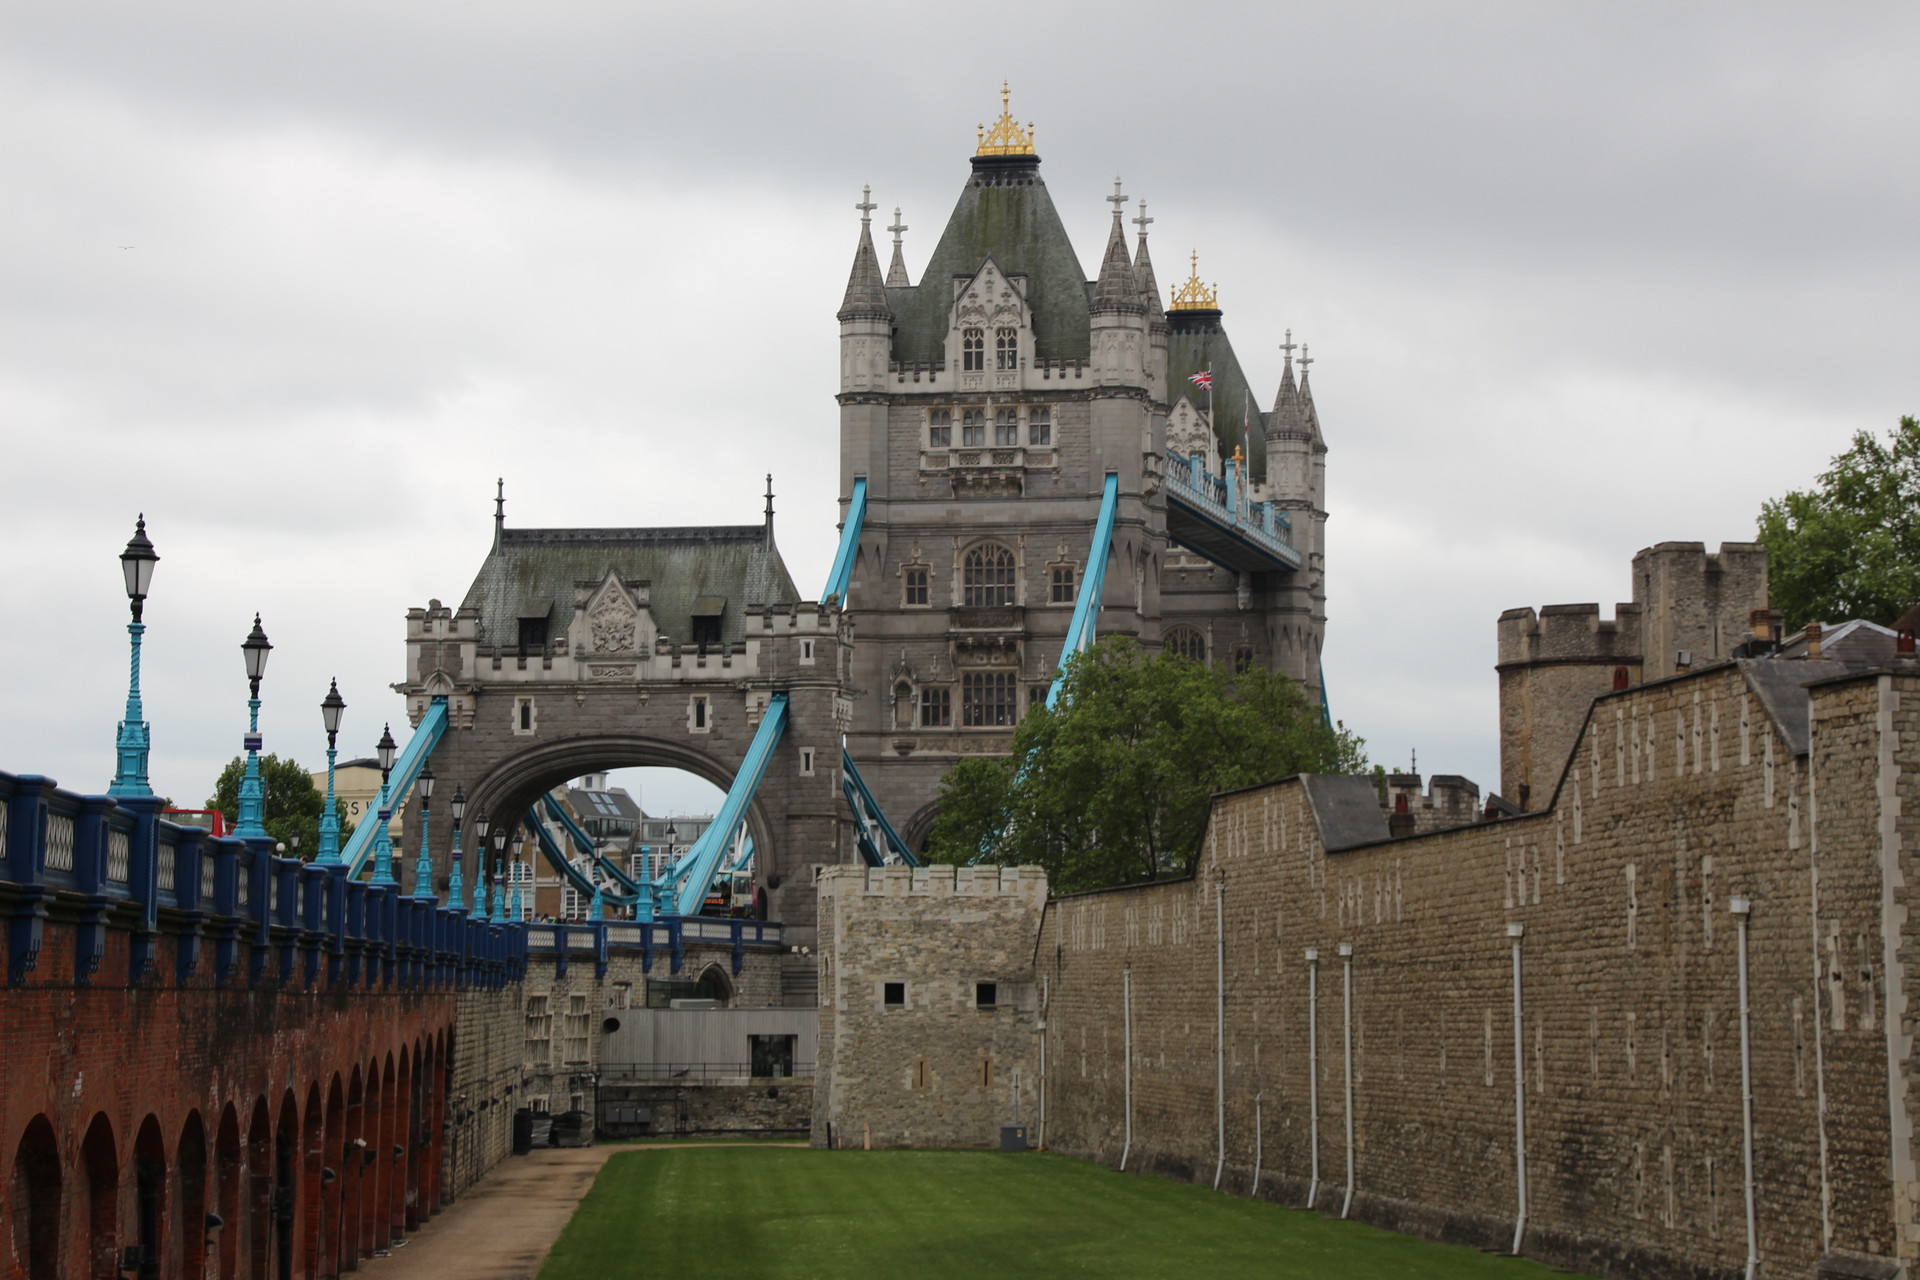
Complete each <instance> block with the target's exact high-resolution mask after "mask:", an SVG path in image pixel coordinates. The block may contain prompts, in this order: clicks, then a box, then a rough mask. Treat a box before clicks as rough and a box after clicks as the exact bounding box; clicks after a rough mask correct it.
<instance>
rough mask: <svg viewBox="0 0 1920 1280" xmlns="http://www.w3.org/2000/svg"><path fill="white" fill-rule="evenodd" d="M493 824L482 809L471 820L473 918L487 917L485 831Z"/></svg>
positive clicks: (481, 918)
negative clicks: (476, 816)
mask: <svg viewBox="0 0 1920 1280" xmlns="http://www.w3.org/2000/svg"><path fill="white" fill-rule="evenodd" d="M492 825H493V824H492V823H490V822H488V821H487V811H486V810H485V809H482V810H481V811H480V816H479V817H478V818H475V819H474V820H473V918H474V919H475V920H485V919H486V918H487V831H488V829H489V828H490V827H491V826H492Z"/></svg>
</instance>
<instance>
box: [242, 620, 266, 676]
mask: <svg viewBox="0 0 1920 1280" xmlns="http://www.w3.org/2000/svg"><path fill="white" fill-rule="evenodd" d="M272 652H273V645H272V644H270V643H269V642H268V640H267V633H266V632H265V631H262V630H261V629H260V615H259V614H257V613H256V614H254V615H253V630H252V632H250V633H249V634H248V636H247V638H246V639H245V640H243V641H241V642H240V655H241V656H242V657H244V658H245V659H246V660H247V679H248V680H249V681H250V682H252V683H254V684H259V683H260V679H261V677H263V676H265V675H266V674H267V655H268V654H269V653H272Z"/></svg>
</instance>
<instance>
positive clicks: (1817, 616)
mask: <svg viewBox="0 0 1920 1280" xmlns="http://www.w3.org/2000/svg"><path fill="white" fill-rule="evenodd" d="M1759 536H1760V541H1761V543H1763V544H1764V545H1765V546H1766V548H1767V581H1768V588H1769V591H1770V593H1771V595H1772V603H1773V607H1774V608H1776V609H1779V610H1780V611H1781V612H1783V613H1785V614H1786V615H1787V626H1788V627H1789V628H1790V629H1794V630H1797V629H1799V628H1800V627H1802V626H1804V625H1806V624H1807V623H1809V622H1845V621H1847V620H1849V619H1852V618H1865V619H1867V620H1868V621H1869V622H1878V623H1880V624H1881V625H1882V626H1886V625H1890V624H1892V623H1893V621H1894V620H1895V619H1897V618H1898V617H1899V616H1900V615H1901V614H1903V613H1905V612H1906V611H1907V610H1908V609H1911V608H1912V607H1913V606H1914V605H1915V604H1920V419H1916V418H1913V417H1903V418H1901V419H1900V426H1899V428H1898V429H1897V430H1895V431H1893V432H1890V433H1889V434H1888V436H1887V439H1886V440H1885V442H1882V441H1880V440H1879V439H1877V438H1876V437H1875V436H1874V435H1873V434H1872V433H1871V432H1867V431H1862V432H1860V433H1859V434H1857V435H1855V436H1854V438H1853V447H1852V448H1850V449H1848V450H1847V451H1846V452H1845V453H1843V454H1841V455H1839V456H1838V457H1836V458H1835V459H1834V460H1833V463H1832V465H1831V466H1830V467H1829V468H1828V469H1827V471H1826V472H1825V473H1824V474H1822V475H1821V477H1820V479H1819V483H1818V484H1817V485H1816V486H1815V487H1814V488H1812V489H1809V490H1806V491H1804V492H1793V493H1789V494H1787V496H1786V497H1784V498H1774V499H1770V500H1769V501H1767V502H1766V503H1764V504H1762V506H1761V508H1760V535H1759Z"/></svg>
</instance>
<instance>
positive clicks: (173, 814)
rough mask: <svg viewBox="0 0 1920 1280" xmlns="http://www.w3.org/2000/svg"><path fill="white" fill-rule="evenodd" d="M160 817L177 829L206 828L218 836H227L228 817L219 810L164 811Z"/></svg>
mask: <svg viewBox="0 0 1920 1280" xmlns="http://www.w3.org/2000/svg"><path fill="white" fill-rule="evenodd" d="M160 816H161V817H163V818H165V819H166V820H167V821H168V822H171V823H173V824H174V825H175V826H177V827H205V828H206V829H207V830H208V831H211V832H212V833H213V834H214V835H216V836H224V835H225V834H227V815H226V814H224V813H222V812H220V811H219V810H218V809H162V810H161V811H160Z"/></svg>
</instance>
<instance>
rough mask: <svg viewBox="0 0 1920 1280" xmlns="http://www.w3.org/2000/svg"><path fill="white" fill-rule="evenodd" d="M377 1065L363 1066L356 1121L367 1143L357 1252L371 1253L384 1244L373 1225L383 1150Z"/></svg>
mask: <svg viewBox="0 0 1920 1280" xmlns="http://www.w3.org/2000/svg"><path fill="white" fill-rule="evenodd" d="M384 1078H385V1077H383V1076H382V1075H381V1074H380V1063H379V1062H378V1061H377V1060H376V1061H373V1062H369V1063H368V1064H367V1083H366V1097H365V1101H364V1102H363V1103H362V1106H363V1108H364V1110H363V1112H362V1115H361V1119H360V1132H361V1135H362V1136H363V1137H365V1138H366V1140H367V1152H366V1154H365V1155H364V1156H362V1157H361V1160H360V1209H359V1224H360V1252H361V1253H362V1254H371V1253H372V1252H373V1251H374V1250H375V1249H378V1248H382V1247H384V1246H385V1244H386V1238H385V1237H383V1236H377V1235H376V1231H375V1224H376V1223H377V1222H378V1221H379V1217H380V1215H379V1212H378V1208H379V1203H380V1202H379V1199H378V1192H379V1188H380V1162H381V1160H382V1159H383V1153H384V1152H385V1150H386V1148H385V1147H384V1146H382V1145H381V1141H382V1139H381V1134H382V1132H383V1130H382V1125H383V1124H384V1121H383V1120H382V1119H381V1114H380V1108H381V1105H382V1093H381V1090H382V1088H383V1086H382V1084H381V1081H382V1080H383V1079H384Z"/></svg>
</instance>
